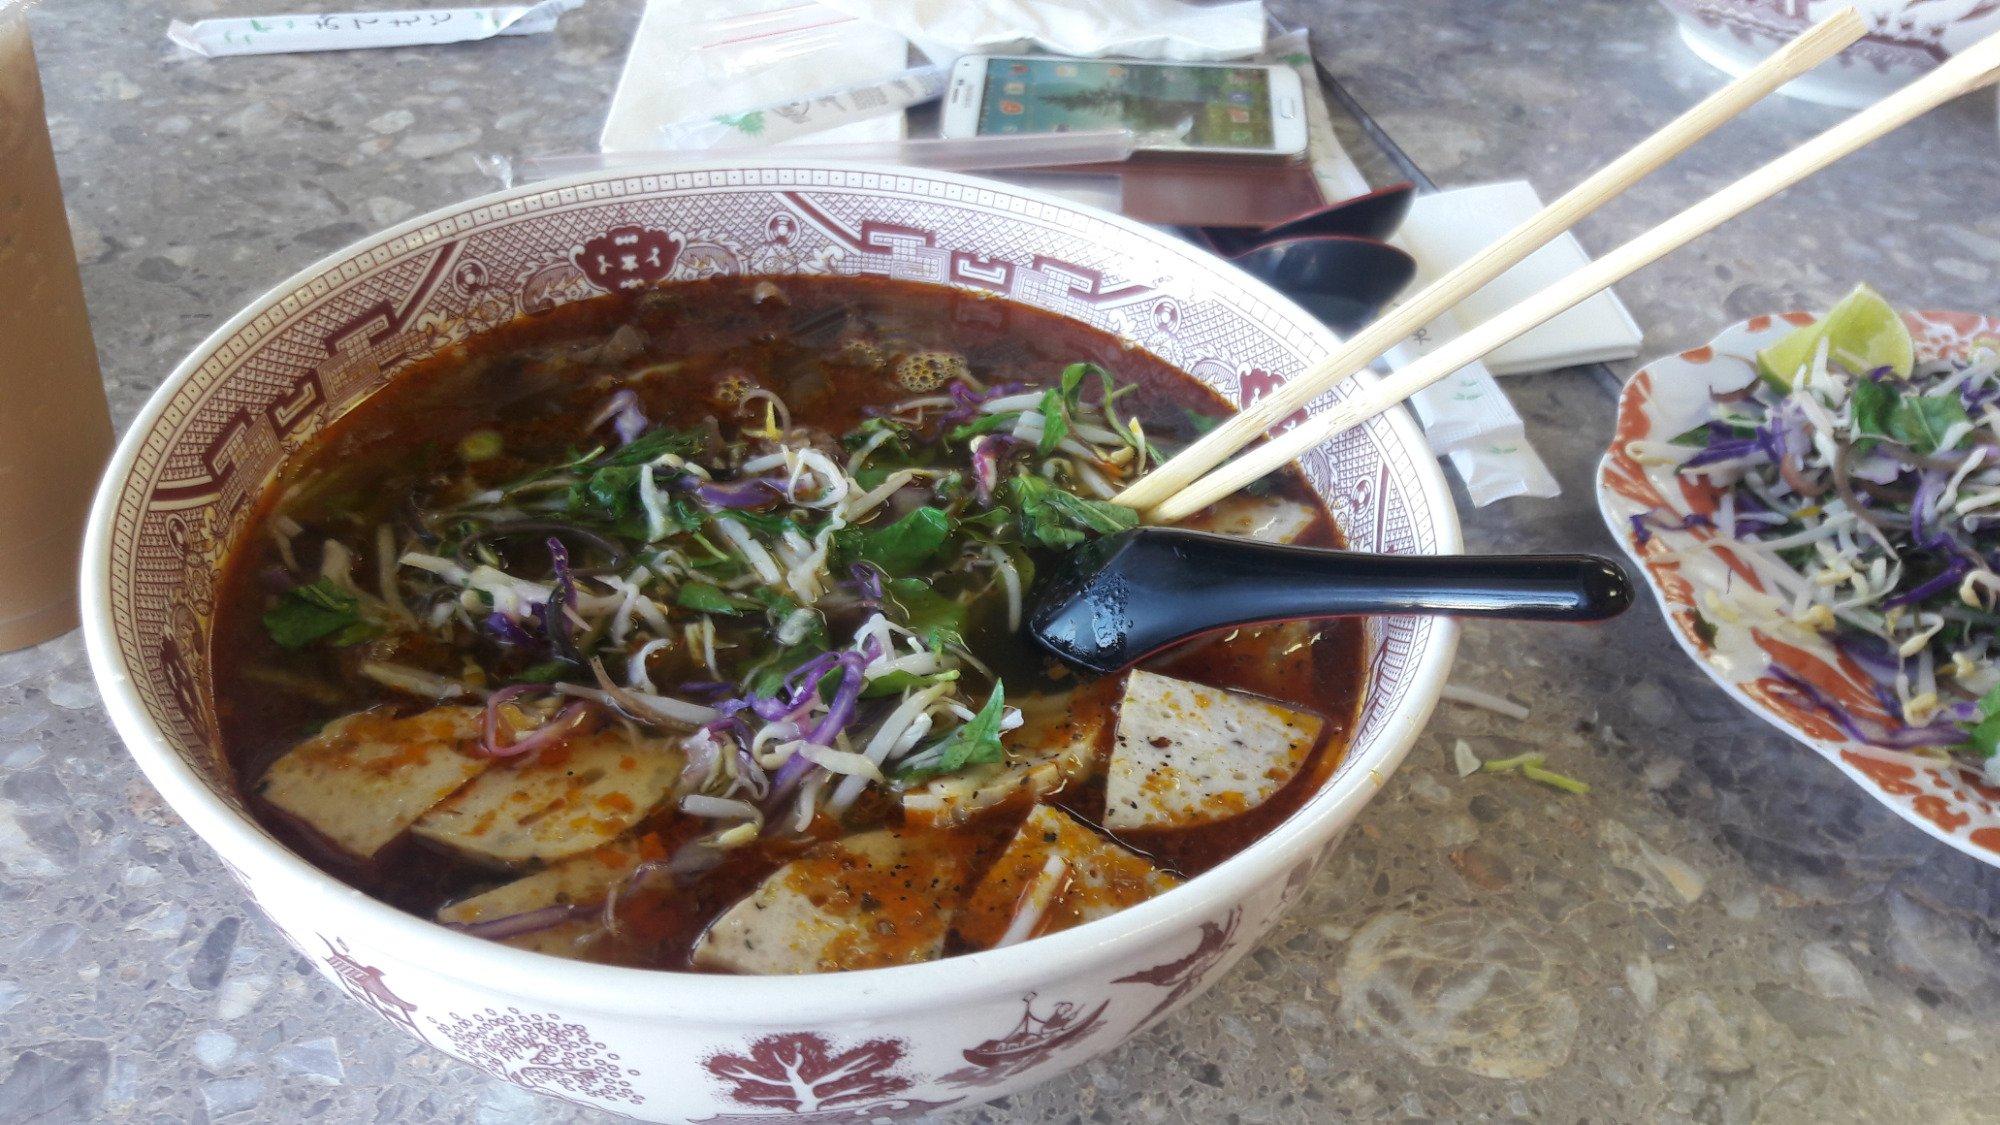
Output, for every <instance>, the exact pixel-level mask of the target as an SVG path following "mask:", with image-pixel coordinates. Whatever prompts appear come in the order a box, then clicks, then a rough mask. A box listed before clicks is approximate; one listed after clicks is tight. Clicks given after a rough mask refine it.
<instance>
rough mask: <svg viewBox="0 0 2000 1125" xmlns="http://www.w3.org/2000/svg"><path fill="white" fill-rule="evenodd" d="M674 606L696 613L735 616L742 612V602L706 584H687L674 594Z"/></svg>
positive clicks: (718, 588)
mask: <svg viewBox="0 0 2000 1125" xmlns="http://www.w3.org/2000/svg"><path fill="white" fill-rule="evenodd" d="M674 604H675V605H678V606H681V607H682V608H684V609H692V610H694V611H696V612H698V613H727V614H736V613H741V612H743V610H744V608H745V607H744V605H743V603H742V602H740V601H738V600H737V599H735V598H732V597H730V596H729V595H728V594H726V593H724V592H723V591H722V589H721V587H719V586H711V585H709V584H708V583H706V582H687V583H683V584H682V585H681V588H680V589H679V590H678V591H676V592H675V594H674Z"/></svg>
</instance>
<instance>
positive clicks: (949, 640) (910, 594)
mask: <svg viewBox="0 0 2000 1125" xmlns="http://www.w3.org/2000/svg"><path fill="white" fill-rule="evenodd" d="M882 589H883V591H884V592H885V593H887V594H888V595H889V597H890V598H891V599H893V600H894V601H895V603H896V605H897V607H898V608H900V609H901V610H902V611H903V620H902V625H903V626H904V627H905V628H907V629H909V630H910V632H912V633H915V634H917V635H918V636H920V637H922V638H924V641H925V643H927V644H929V645H930V646H931V647H932V648H943V647H945V646H946V645H952V644H959V643H961V638H962V637H963V636H964V635H965V618H966V609H965V607H964V606H962V605H960V604H958V603H957V602H955V601H953V600H951V599H950V598H947V597H945V596H944V595H942V594H940V593H938V592H937V591H935V590H933V589H931V586H930V583H928V582H926V581H924V580H923V579H921V578H892V579H890V580H889V581H888V582H885V583H883V586H882Z"/></svg>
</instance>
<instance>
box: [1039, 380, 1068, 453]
mask: <svg viewBox="0 0 2000 1125" xmlns="http://www.w3.org/2000/svg"><path fill="white" fill-rule="evenodd" d="M1036 410H1037V411H1039V412H1040V414H1041V416H1042V438H1041V440H1040V441H1038V442H1036V443H1035V452H1036V453H1038V454H1040V455H1042V456H1043V457H1047V456H1048V455H1049V454H1051V453H1054V452H1055V451H1056V446H1058V445H1061V444H1062V439H1064V438H1066V437H1068V436H1069V408H1068V407H1067V406H1066V405H1065V404H1064V402H1063V392H1061V391H1055V390H1051V391H1046V392H1044V393H1043V394H1042V403H1041V405H1040V406H1038V407H1036Z"/></svg>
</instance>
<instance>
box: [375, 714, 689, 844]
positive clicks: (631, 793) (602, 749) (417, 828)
mask: <svg viewBox="0 0 2000 1125" xmlns="http://www.w3.org/2000/svg"><path fill="white" fill-rule="evenodd" d="M681 762H682V755H681V751H680V749H679V747H678V746H677V745H676V744H675V743H673V742H669V741H666V740H664V739H653V738H643V737H640V736H637V735H634V734H632V733H631V732H630V731H628V730H627V729H626V728H625V727H623V726H621V725H616V724H614V725H612V726H608V727H605V728H604V729H602V730H599V731H597V732H596V733H594V734H587V735H583V736H580V737H577V738H572V739H570V740H569V741H568V742H567V743H564V744H561V745H558V746H552V747H549V748H548V749H546V750H541V751H536V752H534V753H531V754H525V755H523V756H522V757H520V758H519V759H501V760H500V761H499V762H498V763H497V764H496V765H494V767H493V768H492V769H490V770H487V771H486V772H485V773H483V774H481V775H480V776H479V778H478V779H477V780H475V781H474V782H472V784H470V785H467V786H466V787H465V788H464V789H462V790H460V791H458V792H457V793H454V794H452V796H451V797H450V798H449V799H448V800H446V801H444V802H442V803H440V804H439V805H438V806H437V807H436V808H433V809H431V810H430V811H429V812H427V813H425V814H424V815H423V816H422V817H421V818H420V819H418V821H417V822H416V824H415V825H413V826H412V829H411V830H412V831H414V832H415V833H416V834H417V835H419V836H422V837H424V838H425V839H427V840H433V841H436V842H437V843H440V844H443V845H445V846H446V847H449V848H452V849H454V850H456V851H459V852H463V853H464V854H466V855H469V856H472V857H475V858H478V859H485V860H491V861H493V862H495V863H500V864H506V865H510V866H511V865H516V864H522V863H526V862H528V861H529V860H536V859H539V860H542V861H544V862H554V861H555V860H559V859H562V858H564V857H566V856H573V855H577V854H579V853H581V852H587V851H589V850H591V849H592V848H596V847H600V846H602V845H604V844H607V843H610V842H611V841H612V840H615V839H617V838H618V837H620V836H622V835H624V834H625V833H626V831H627V830H629V829H630V828H631V827H632V826H633V825H635V824H637V823H639V821H640V820H641V819H642V818H643V817H645V815H646V814H647V813H649V812H651V811H652V810H653V807H654V806H655V805H658V804H659V803H660V802H661V801H662V800H664V799H665V798H666V796H667V794H668V793H670V792H672V790H673V787H674V783H675V781H676V780H678V779H679V777H680V772H681Z"/></svg>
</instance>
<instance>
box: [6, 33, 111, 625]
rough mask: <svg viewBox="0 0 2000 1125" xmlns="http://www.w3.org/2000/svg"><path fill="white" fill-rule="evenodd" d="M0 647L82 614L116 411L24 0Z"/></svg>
mask: <svg viewBox="0 0 2000 1125" xmlns="http://www.w3.org/2000/svg"><path fill="white" fill-rule="evenodd" d="M0 287H4V289H5V292H6V298H5V299H4V300H0V652H6V651H11V650H13V649H17V648H24V647H26V646H28V645H31V644H35V643H37V642H39V641H44V640H47V639H49V638H50V637H53V636H55V635H57V634H59V633H63V632H67V631H68V630H69V629H71V628H72V627H74V626H75V624H76V592H77V562H78V558H79V555H80V553H81V550H82V542H83V524H84V518H85V516H86V515H87V514H88V511H89V508H90V495H91V491H92V489H93V488H94V487H95V485H96V483H97V477H98V474H99V473H100V472H101V471H102V470H103V468H104V462H105V460H106V458H108V457H109V456H110V453H111V419H110V413H109V411H108V410H107V408H106V406H105V401H104V380H103V377H102V376H101V375H100V373H99V372H98V368H97V348H96V345H94V344H93V343H92V342H91V338H90V321H89V318H88V317H87V316H86V315H85V313H84V307H83V285H82V282H81V281H80V279H79V278H78V277H77V270H76V254H75V251H73V250H72V249H71V246H70V236H69V222H68V220H67V218H65V216H64V214H63V202H62V186H61V185H60V184H59V183H58V182H57V180H56V162H55V153H54V152H53V150H52V149H51V146H50V144H49V131H48V123H47V119H46V118H45V117H44V116H43V111H42V86H41V81H40V79H39V77H38V76H37V75H36V72H35V51H34V48H33V46H32V45H31V44H30V43H29V42H28V14H27V5H26V4H25V3H22V2H16V0H0Z"/></svg>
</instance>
